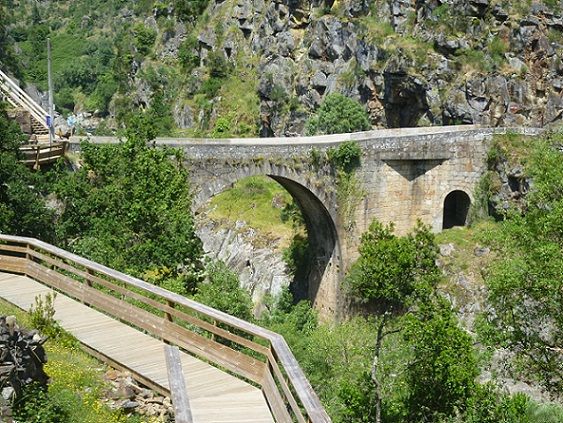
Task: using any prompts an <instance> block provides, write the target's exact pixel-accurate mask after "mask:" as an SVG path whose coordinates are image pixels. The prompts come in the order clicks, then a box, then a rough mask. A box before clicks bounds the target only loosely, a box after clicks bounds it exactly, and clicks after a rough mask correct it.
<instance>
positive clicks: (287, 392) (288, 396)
mask: <svg viewBox="0 0 563 423" xmlns="http://www.w3.org/2000/svg"><path fill="white" fill-rule="evenodd" d="M268 361H269V368H270V369H272V370H273V371H274V375H275V378H274V381H275V380H277V382H278V385H279V386H281V387H282V392H283V394H284V396H285V400H286V401H285V402H287V403H289V405H290V406H291V409H292V410H293V414H294V415H295V417H296V418H297V421H298V422H299V423H306V421H305V418H304V417H303V413H302V412H301V409H300V408H299V405H298V404H297V402H296V401H295V398H294V397H293V394H292V392H291V389H290V388H289V386H288V385H287V382H286V381H285V377H284V375H283V374H282V372H281V370H280V368H279V366H278V362H277V361H276V359H275V358H274V356H273V354H272V353H271V352H270V353H269V354H268Z"/></svg>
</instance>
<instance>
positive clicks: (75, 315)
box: [0, 272, 274, 423]
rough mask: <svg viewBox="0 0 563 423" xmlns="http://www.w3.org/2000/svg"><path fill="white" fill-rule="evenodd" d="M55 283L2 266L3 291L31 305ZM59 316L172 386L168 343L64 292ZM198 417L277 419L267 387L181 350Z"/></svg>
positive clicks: (107, 351) (139, 371) (90, 340)
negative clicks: (264, 389) (7, 270)
mask: <svg viewBox="0 0 563 423" xmlns="http://www.w3.org/2000/svg"><path fill="white" fill-rule="evenodd" d="M48 292H52V290H51V289H49V288H48V287H46V286H45V285H42V284H40V283H38V282H36V281H34V280H32V279H30V278H28V277H25V276H17V275H13V274H10V273H3V272H0V297H2V298H4V299H5V300H6V301H8V302H10V303H12V304H14V305H16V306H18V307H20V308H22V309H24V310H29V308H30V306H31V305H32V304H33V303H34V300H35V297H36V296H37V295H45V294H47V293H48ZM55 309H56V313H55V319H56V320H57V321H58V322H59V323H60V324H61V326H62V327H63V328H64V329H65V330H67V331H68V332H70V333H71V334H73V335H74V336H75V337H76V338H77V339H78V340H79V341H80V342H81V343H82V344H83V345H84V346H85V347H86V348H87V349H89V350H91V351H92V352H93V353H94V354H95V355H97V356H99V357H102V358H105V359H106V360H107V361H109V362H112V363H114V364H116V365H117V366H120V367H122V368H126V369H128V370H130V371H131V372H132V373H133V374H135V375H136V376H137V377H138V378H139V379H140V380H141V381H143V382H145V383H148V384H152V385H153V386H154V387H155V388H158V387H160V388H161V389H164V390H168V387H169V385H168V376H167V367H166V360H165V353H164V344H163V343H162V342H161V341H159V340H157V339H155V338H153V337H151V336H149V335H146V334H144V333H142V332H140V331H138V330H136V329H133V328H131V327H129V326H127V325H125V324H123V323H121V322H118V321H117V320H115V319H112V318H111V317H108V316H106V315H105V314H103V313H100V312H98V311H96V310H94V309H92V308H90V307H88V306H85V305H83V304H81V303H80V302H78V301H75V300H73V299H71V298H69V297H67V296H65V295H63V294H61V293H58V294H57V298H56V300H55ZM181 361H182V369H183V373H184V377H185V379H186V385H187V389H188V397H189V401H190V406H191V409H192V414H193V419H194V422H195V423H204V422H212V423H227V422H230V423H258V422H260V423H262V422H264V423H265V422H269V423H270V422H274V420H273V418H272V415H271V412H270V410H269V408H268V405H267V403H266V400H265V398H264V395H263V393H262V391H261V390H260V389H259V388H256V387H254V386H252V385H250V384H248V383H246V382H244V381H242V380H240V379H237V378H236V377H234V376H231V375H229V374H227V373H225V372H223V371H221V370H219V369H217V368H215V367H213V366H211V365H209V364H207V363H205V362H203V361H201V360H198V359H197V358H194V357H192V356H191V355H188V354H185V353H181Z"/></svg>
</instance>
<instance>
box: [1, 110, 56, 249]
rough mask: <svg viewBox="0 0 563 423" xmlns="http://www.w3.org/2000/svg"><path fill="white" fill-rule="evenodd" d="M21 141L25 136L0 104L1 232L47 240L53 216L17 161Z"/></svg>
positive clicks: (32, 181) (50, 232)
mask: <svg viewBox="0 0 563 423" xmlns="http://www.w3.org/2000/svg"><path fill="white" fill-rule="evenodd" d="M23 141H25V136H24V135H23V134H22V133H21V131H20V128H19V127H18V125H17V124H16V123H14V122H12V121H11V120H10V119H8V117H7V115H6V112H5V111H4V109H3V107H2V105H1V104H0V233H7V234H11V235H23V236H32V237H37V238H40V239H42V240H44V241H50V240H52V237H53V231H52V227H53V225H52V218H53V213H52V211H51V210H48V209H47V208H46V207H45V202H44V200H43V198H42V197H41V194H40V192H39V191H38V190H37V189H36V188H35V181H34V180H35V178H34V175H33V174H32V173H31V171H30V170H29V169H27V168H26V167H25V166H24V165H23V164H21V163H20V162H19V161H18V160H19V159H20V157H19V147H20V145H21V143H22V142H23Z"/></svg>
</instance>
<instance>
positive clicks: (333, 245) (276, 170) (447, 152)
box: [71, 126, 539, 317]
mask: <svg viewBox="0 0 563 423" xmlns="http://www.w3.org/2000/svg"><path fill="white" fill-rule="evenodd" d="M507 131H508V129H506V128H479V127H475V126H450V127H432V128H404V129H392V130H378V131H369V132H361V133H353V134H338V135H328V136H316V137H297V138H260V139H225V140H193V139H191V140H185V139H184V140H180V139H157V140H156V144H157V145H162V146H169V147H175V148H179V149H181V150H183V151H184V153H185V162H186V163H185V164H186V166H187V167H188V169H189V171H190V178H191V182H192V187H193V189H194V195H195V197H194V209H195V210H197V209H198V208H199V207H201V206H202V205H204V204H205V203H206V202H207V201H208V200H209V199H210V198H211V197H213V196H214V195H216V194H218V193H220V192H221V191H223V190H225V189H228V188H230V187H231V186H232V185H233V184H234V183H235V182H236V181H238V180H240V179H242V178H245V177H248V176H254V175H267V176H269V177H271V178H272V179H274V180H276V181H277V182H278V183H279V184H281V185H282V186H283V187H284V188H285V189H286V190H287V191H288V192H289V193H290V194H291V195H292V197H293V198H294V200H295V201H296V203H297V204H298V205H299V207H300V208H301V211H302V213H303V216H304V219H305V223H306V226H307V230H308V234H309V242H310V244H311V246H312V253H311V254H312V257H310V259H311V266H310V269H309V270H308V281H307V283H306V286H305V288H302V289H304V290H305V291H306V292H305V293H304V296H307V297H308V298H310V299H311V300H312V301H313V303H314V305H315V307H316V308H317V309H318V310H319V311H320V313H321V315H323V316H325V317H328V316H334V315H338V314H339V312H340V311H341V310H343V308H344V307H345V300H344V299H343V295H341V288H340V285H341V281H342V278H343V276H344V274H345V271H346V269H347V268H348V267H349V266H350V264H351V263H352V262H353V261H354V259H355V258H356V257H357V247H358V243H359V239H360V236H361V234H362V233H363V232H364V231H365V230H367V229H368V227H369V225H370V223H371V222H372V221H373V219H375V218H377V219H379V220H380V221H382V222H394V224H395V228H396V230H397V232H398V233H405V232H407V231H408V230H409V229H410V228H412V227H413V226H414V224H415V223H416V221H417V220H418V219H420V220H422V222H424V223H425V224H428V225H430V226H431V227H432V229H433V230H434V231H435V232H438V231H441V230H442V229H443V228H444V227H446V228H447V227H451V226H454V225H464V224H465V222H466V219H467V212H468V210H469V206H470V204H471V202H472V201H473V199H474V195H475V189H476V186H477V184H478V181H479V179H480V178H481V176H482V174H483V172H484V171H485V170H486V157H487V152H488V149H489V145H490V142H491V140H492V137H493V135H494V134H499V133H505V132H507ZM511 131H513V132H518V133H526V134H530V135H532V134H537V133H538V132H539V130H535V129H527V130H524V129H511ZM345 141H355V142H357V144H358V145H359V146H360V147H361V151H362V155H361V164H360V166H359V167H358V168H357V169H356V170H355V171H354V181H355V182H354V183H353V184H351V186H350V185H349V186H348V189H345V188H343V187H342V185H339V183H338V178H337V176H336V172H335V171H334V168H333V167H332V166H331V165H330V164H329V163H328V162H327V161H326V160H322V159H321V160H319V157H320V158H322V157H325V156H326V155H325V153H326V151H327V150H328V149H330V148H338V145H339V144H340V143H342V142H345ZM93 142H100V143H106V142H115V139H111V138H105V137H94V138H93ZM77 145H78V144H77V143H76V140H72V141H71V149H77V148H78V147H77Z"/></svg>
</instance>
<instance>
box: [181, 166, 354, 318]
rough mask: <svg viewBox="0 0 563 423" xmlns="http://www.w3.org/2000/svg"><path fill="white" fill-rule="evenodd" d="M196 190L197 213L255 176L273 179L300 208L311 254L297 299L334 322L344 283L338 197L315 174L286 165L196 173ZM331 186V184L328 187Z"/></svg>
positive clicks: (197, 170) (296, 289) (193, 171)
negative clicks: (218, 197) (313, 175)
mask: <svg viewBox="0 0 563 423" xmlns="http://www.w3.org/2000/svg"><path fill="white" fill-rule="evenodd" d="M190 173H191V179H192V186H193V188H194V202H193V209H194V211H195V212H196V213H197V211H198V210H199V209H200V208H201V207H203V206H204V205H205V204H206V203H207V202H208V201H209V200H210V199H211V198H212V197H214V196H215V195H217V194H219V193H221V192H223V191H225V190H227V189H229V188H231V187H232V186H233V185H234V184H235V183H236V182H237V181H239V180H241V179H244V178H247V177H250V176H268V177H270V178H272V179H273V180H275V181H276V182H278V183H279V184H280V185H281V186H282V187H283V188H284V189H285V190H286V191H287V192H288V193H289V194H290V195H291V196H292V198H293V199H294V200H295V202H296V204H297V205H298V206H299V208H300V210H301V213H302V215H303V218H304V220H305V225H306V228H307V233H308V238H309V244H310V254H311V257H310V259H309V266H308V269H306V270H305V272H304V273H305V274H306V275H307V276H306V281H305V283H303V282H302V283H300V284H298V285H295V286H293V287H292V290H293V291H294V294H295V295H296V298H297V299H309V300H310V301H311V302H312V303H313V306H314V307H315V308H316V309H317V310H318V311H319V312H320V314H321V315H322V316H325V317H328V316H334V315H335V314H337V313H338V311H339V310H340V305H339V297H340V296H339V283H340V281H341V279H342V275H341V272H342V271H343V269H344V266H343V264H342V262H343V260H342V250H341V245H340V236H339V233H338V226H337V223H336V222H337V220H336V219H337V209H336V207H335V204H336V203H335V199H334V195H335V194H334V192H331V191H329V190H326V189H325V185H324V184H323V183H320V181H319V180H318V179H315V178H312V177H311V174H310V173H304V172H300V171H299V170H296V169H294V168H291V167H289V166H286V165H275V164H271V163H269V162H262V163H249V164H245V165H242V166H238V167H232V168H231V167H228V168H224V169H223V170H218V169H217V168H215V170H214V174H213V175H210V174H209V172H208V169H201V168H199V167H198V166H196V167H195V168H193V167H192V169H191V171H190ZM325 182H326V181H325Z"/></svg>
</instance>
